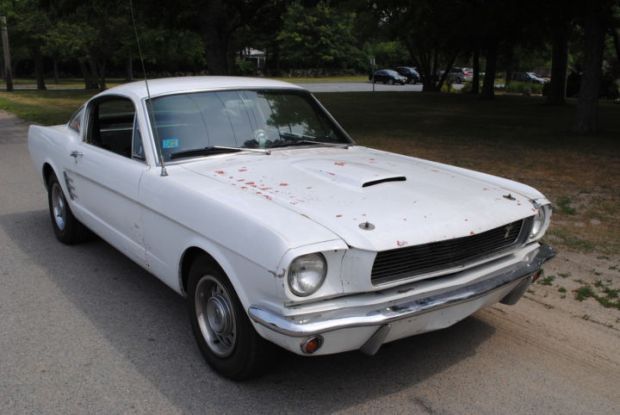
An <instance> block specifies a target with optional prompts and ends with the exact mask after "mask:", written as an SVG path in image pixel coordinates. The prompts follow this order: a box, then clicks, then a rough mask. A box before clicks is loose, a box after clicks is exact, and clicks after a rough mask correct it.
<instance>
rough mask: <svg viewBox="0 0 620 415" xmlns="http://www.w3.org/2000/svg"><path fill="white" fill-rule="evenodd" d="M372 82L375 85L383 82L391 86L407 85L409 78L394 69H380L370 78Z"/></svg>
mask: <svg viewBox="0 0 620 415" xmlns="http://www.w3.org/2000/svg"><path fill="white" fill-rule="evenodd" d="M370 81H371V82H373V83H377V82H381V83H384V84H390V85H394V84H400V85H405V84H406V83H407V78H406V77H404V76H402V75H401V74H399V73H398V72H396V71H395V70H393V69H379V70H378V71H375V73H374V74H373V75H372V76H371V77H370Z"/></svg>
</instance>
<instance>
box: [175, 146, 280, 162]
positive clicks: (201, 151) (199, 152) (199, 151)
mask: <svg viewBox="0 0 620 415" xmlns="http://www.w3.org/2000/svg"><path fill="white" fill-rule="evenodd" d="M241 151H249V152H252V153H261V154H271V152H270V151H269V150H265V149H260V148H242V147H225V146H208V147H203V148H193V149H191V150H183V151H177V152H175V153H171V154H170V160H174V159H178V158H183V157H193V156H211V155H215V154H225V153H239V152H241Z"/></svg>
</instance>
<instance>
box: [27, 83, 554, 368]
mask: <svg viewBox="0 0 620 415" xmlns="http://www.w3.org/2000/svg"><path fill="white" fill-rule="evenodd" d="M148 87H149V88H147V87H146V85H145V82H134V83H128V84H124V85H120V86H117V87H114V88H110V89H108V90H106V91H104V92H101V93H99V94H98V95H95V96H94V97H92V98H91V99H89V100H87V101H86V102H85V103H84V105H83V106H82V107H81V108H80V109H79V110H78V111H76V113H75V114H74V115H73V116H72V117H71V118H70V120H69V121H68V123H67V124H65V125H57V126H50V127H45V126H36V125H33V126H31V127H30V129H29V132H28V147H29V151H30V155H31V158H32V160H33V163H34V167H35V170H36V172H37V175H38V176H39V177H40V178H41V181H42V183H43V185H44V186H45V189H46V190H47V198H48V205H49V214H50V219H51V225H52V229H53V232H54V234H55V236H56V238H57V239H58V240H59V241H60V242H62V243H65V244H69V245H71V244H76V243H78V242H80V241H82V240H84V237H85V235H87V234H88V232H87V230H90V231H92V232H94V233H95V234H97V235H99V236H100V237H101V238H102V239H104V240H105V241H107V242H108V243H110V244H111V245H113V246H114V247H116V248H117V249H118V250H120V251H121V252H122V253H124V254H125V255H127V256H128V257H129V258H131V259H132V260H133V261H135V262H136V263H137V264H139V265H140V266H141V267H143V268H144V269H146V270H147V271H148V272H150V273H152V274H154V275H155V276H156V277H157V278H159V279H160V280H161V281H163V282H164V283H165V284H166V285H168V286H169V287H170V288H172V289H173V290H174V291H176V292H177V293H179V294H180V295H182V296H184V297H185V298H186V302H187V307H188V314H189V319H190V323H191V327H192V330H193V332H194V335H195V338H196V342H197V345H198V348H199V349H200V351H201V352H202V354H203V356H204V358H205V359H206V361H207V362H208V363H209V364H210V365H211V366H212V367H213V368H214V369H215V370H216V371H217V372H218V373H220V374H222V375H223V376H226V377H229V378H232V379H245V378H248V377H251V376H255V375H257V374H259V373H260V372H261V371H262V370H265V369H268V368H269V367H270V365H271V364H272V363H273V361H274V352H275V347H274V345H277V346H280V347H282V348H284V349H286V350H289V351H291V352H293V353H297V354H300V355H305V356H317V355H327V354H333V353H340V352H346V351H352V350H360V351H362V352H364V353H366V354H369V355H372V354H374V353H376V352H377V351H378V350H379V348H380V347H381V346H382V345H383V344H385V343H389V342H392V341H395V340H398V339H401V338H404V337H408V336H412V335H415V334H419V333H424V332H427V331H431V330H438V329H442V328H445V327H448V326H451V325H453V324H455V323H456V322H458V321H460V320H462V319H464V318H466V317H468V316H469V315H471V314H472V313H474V312H476V311H477V310H479V309H480V308H482V307H485V306H489V305H491V304H494V303H497V302H502V303H504V304H514V303H516V302H517V301H518V300H519V298H520V297H521V296H522V295H523V293H524V292H525V291H526V290H527V288H528V286H529V285H530V284H531V283H532V282H533V281H535V280H536V279H537V278H538V277H539V276H540V273H541V266H542V265H543V264H544V263H545V262H546V261H547V260H549V259H550V258H552V257H553V256H554V251H553V250H552V249H551V248H550V247H549V246H547V245H545V244H544V243H542V242H541V238H542V237H543V235H544V234H545V231H546V230H547V228H548V226H549V222H550V218H551V205H550V202H549V200H548V199H546V198H545V196H544V195H542V194H541V193H540V192H539V191H537V190H535V189H533V188H531V187H529V186H526V185H523V184H520V183H517V182H514V181H510V180H507V179H502V178H499V177H494V176H491V175H488V174H484V173H478V172H475V171H471V170H467V169H464V168H460V167H454V166H449V165H445V164H441V163H437V162H432V161H427V160H422V159H419V158H415V157H409V156H404V155H400V154H395V153H390V152H387V151H381V150H375V149H372V148H367V147H364V146H361V145H357V144H356V143H355V142H354V141H353V140H352V139H351V138H350V137H349V135H348V134H347V133H346V132H345V131H344V130H343V129H342V127H341V126H340V125H339V124H338V123H337V122H336V121H335V120H334V118H332V116H331V115H330V114H329V113H328V112H327V111H326V110H325V109H324V108H323V106H322V105H321V104H320V103H319V102H318V100H317V99H316V98H314V97H313V96H312V95H311V94H310V93H309V92H308V91H306V90H305V89H303V88H301V87H299V86H296V85H292V84H289V83H286V82H280V81H274V80H267V79H253V78H235V77H187V78H168V79H157V80H153V81H149V83H148ZM149 91H150V92H149ZM85 278H88V276H85ZM85 283H87V282H85ZM101 295H108V293H102V294H101ZM163 312H164V311H162V313H163ZM152 317H154V316H150V318H152ZM155 317H156V316H155ZM128 318H140V316H131V317H128ZM148 320H149V319H145V320H144V321H145V322H146V321H148ZM161 341H165V338H162V339H161ZM509 352H510V351H509V350H506V351H505V353H509ZM360 364H363V362H360Z"/></svg>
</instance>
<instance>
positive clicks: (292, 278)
mask: <svg viewBox="0 0 620 415" xmlns="http://www.w3.org/2000/svg"><path fill="white" fill-rule="evenodd" d="M304 261H306V262H305V266H304V265H302V264H301V263H303V262H304ZM312 261H315V264H317V263H320V264H321V267H320V268H321V271H320V275H319V278H318V279H317V280H316V281H315V283H314V284H313V286H311V287H310V288H309V289H306V290H304V289H303V286H304V283H303V280H302V279H301V278H302V275H301V272H303V271H307V272H310V273H312V272H317V270H318V267H314V268H313V269H309V270H307V269H306V270H302V269H299V268H304V267H307V265H309V264H311V263H312ZM326 278H327V259H326V258H325V255H323V254H322V253H321V252H313V253H309V254H305V255H300V256H298V257H296V258H295V259H293V260H292V261H291V264H290V265H289V267H288V272H287V282H288V288H289V290H290V291H291V293H293V294H294V295H295V296H297V297H309V296H311V295H312V294H315V293H316V292H317V291H319V290H320V289H321V287H322V286H323V284H324V283H325V280H326ZM306 285H307V283H306Z"/></svg>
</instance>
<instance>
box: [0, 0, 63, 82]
mask: <svg viewBox="0 0 620 415" xmlns="http://www.w3.org/2000/svg"><path fill="white" fill-rule="evenodd" d="M0 7H1V8H2V10H3V11H4V13H6V15H7V21H8V25H9V27H10V28H9V30H10V31H11V32H12V36H11V42H12V43H13V45H12V46H13V51H19V50H20V49H21V50H23V51H25V52H26V53H27V54H28V55H29V57H30V58H31V59H32V61H33V62H34V70H35V77H36V80H37V89H46V86H45V76H44V75H45V68H44V60H43V51H42V49H43V45H44V41H45V36H46V34H47V31H48V30H49V28H50V26H51V23H50V19H49V16H48V14H47V13H46V11H45V10H44V9H42V8H40V2H39V1H38V0H21V1H7V0H5V1H2V2H0ZM17 56H19V52H18V54H17ZM14 61H18V59H14Z"/></svg>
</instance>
